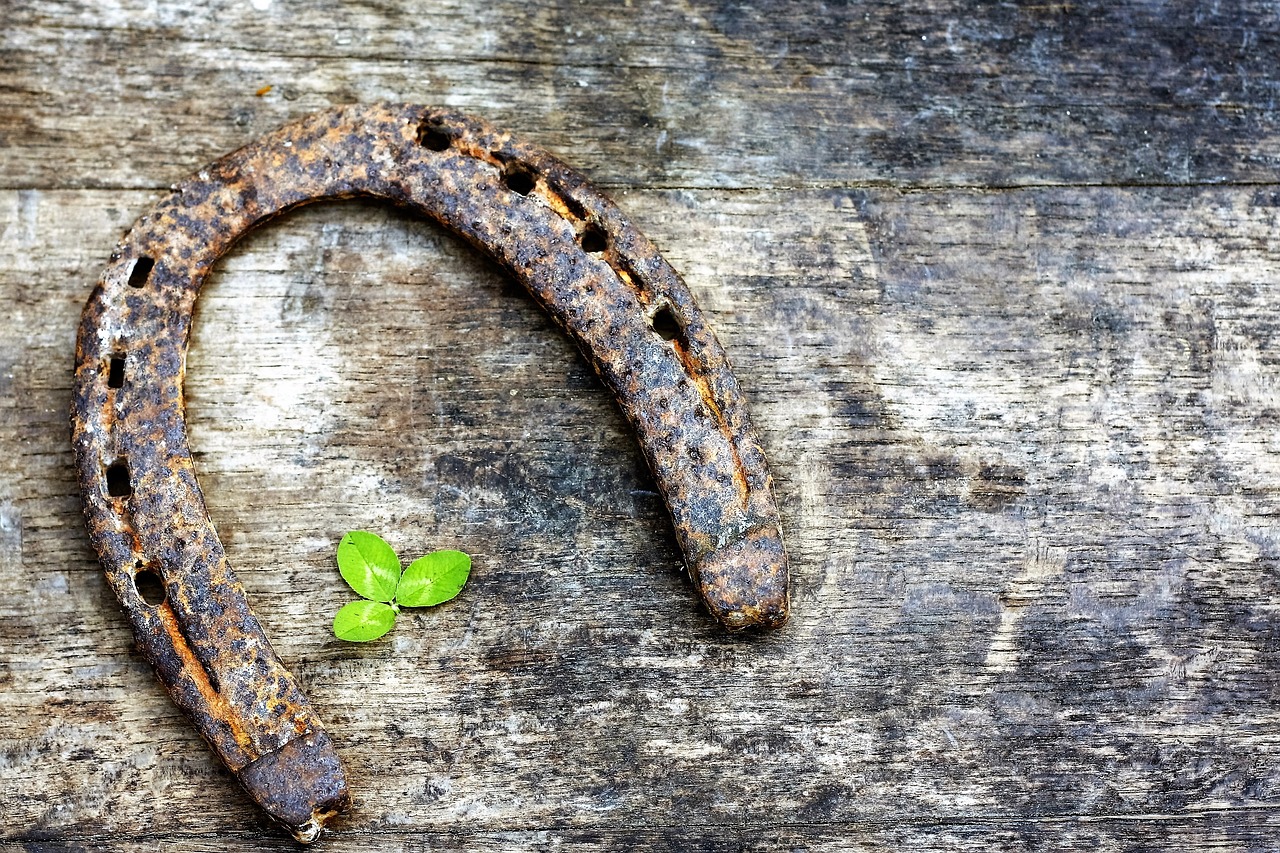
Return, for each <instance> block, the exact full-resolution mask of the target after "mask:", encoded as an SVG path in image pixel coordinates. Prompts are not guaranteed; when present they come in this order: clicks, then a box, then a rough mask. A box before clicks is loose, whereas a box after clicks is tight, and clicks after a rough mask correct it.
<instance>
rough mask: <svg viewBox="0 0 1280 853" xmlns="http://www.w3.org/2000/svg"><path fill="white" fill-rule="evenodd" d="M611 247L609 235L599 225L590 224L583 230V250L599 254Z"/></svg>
mask: <svg viewBox="0 0 1280 853" xmlns="http://www.w3.org/2000/svg"><path fill="white" fill-rule="evenodd" d="M607 248H609V235H607V234H605V233H604V229H603V228H601V227H600V226H599V225H588V226H587V229H586V230H585V231H583V232H582V251H584V252H591V253H592V254H599V253H600V252H603V251H604V250H605V249H607Z"/></svg>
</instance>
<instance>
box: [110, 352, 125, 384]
mask: <svg viewBox="0 0 1280 853" xmlns="http://www.w3.org/2000/svg"><path fill="white" fill-rule="evenodd" d="M107 387H108V388H123V387H124V356H122V355H113V356H111V363H110V364H108V365H107Z"/></svg>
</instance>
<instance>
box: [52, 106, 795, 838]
mask: <svg viewBox="0 0 1280 853" xmlns="http://www.w3.org/2000/svg"><path fill="white" fill-rule="evenodd" d="M354 196H367V197H373V198H378V199H385V200H387V201H390V202H393V203H395V204H398V205H402V206H405V207H407V208H410V209H413V210H415V211H417V212H418V213H420V214H422V215H423V216H425V217H427V218H428V219H431V220H434V221H436V222H438V223H440V224H441V225H443V226H444V227H445V228H447V229H448V230H449V231H452V232H453V233H455V234H457V235H459V236H461V237H462V238H464V239H465V240H467V241H468V242H469V243H471V244H472V245H474V246H476V247H477V248H479V249H480V250H481V251H483V252H484V253H485V254H486V255H488V256H489V257H491V258H493V259H494V260H495V261H496V262H497V263H499V264H500V265H501V266H503V267H504V268H505V269H507V270H508V271H510V273H511V275H512V276H513V277H514V278H515V279H517V280H518V281H519V282H520V283H521V284H523V285H524V286H525V287H526V288H528V290H529V292H530V293H531V294H532V295H533V297H534V299H535V300H536V301H538V302H539V303H540V304H541V305H542V306H543V308H545V309H546V311H547V313H548V314H550V316H551V317H552V318H553V320H554V321H555V322H556V324H557V325H558V326H560V327H561V328H562V329H563V330H564V331H565V333H566V334H568V336H569V337H570V338H572V339H573V340H574V342H575V343H576V344H577V345H578V347H579V348H580V349H581V350H582V352H583V353H584V354H585V356H586V357H587V359H588V360H589V361H590V363H591V365H592V367H593V368H594V369H595V370H596V372H597V373H598V374H599V375H600V377H601V379H602V380H603V382H604V384H605V386H606V387H607V388H608V389H609V390H610V392H611V393H612V394H613V396H614V397H615V399H616V400H617V403H618V405H619V407H620V408H621V409H622V412H623V414H624V415H625V417H626V419H627V421H628V422H629V423H630V425H631V427H632V428H633V430H634V431H635V433H636V436H637V438H638V440H639V443H640V446H641V448H642V450H643V452H644V455H645V458H646V459H647V460H648V463H649V465H650V467H651V468H652V470H653V474H654V477H655V479H656V481H657V483H658V487H659V489H660V491H661V493H662V495H663V497H664V499H665V501H666V504H667V507H668V508H669V510H670V512H671V517H672V521H673V524H674V527H675V532H676V537H677V540H678V543H679V546H680V548H681V550H682V552H683V555H684V559H685V563H686V565H687V567H688V570H689V574H690V576H691V578H692V580H693V582H694V585H695V587H696V589H697V591H698V593H699V595H700V596H701V598H702V600H703V602H704V603H705V605H706V607H707V609H708V611H710V613H711V615H712V616H714V617H715V618H716V619H717V620H718V621H719V622H720V623H721V624H722V625H724V626H725V627H727V628H729V629H731V630H737V629H740V628H747V627H764V628H775V627H778V626H779V625H781V624H782V623H783V622H784V621H785V620H786V618H787V611H788V582H787V557H786V554H785V552H784V550H783V546H782V538H781V533H780V530H779V522H778V511H777V507H776V506H775V504H774V500H773V497H772V495H771V492H770V476H769V471H768V467H767V465H766V462H765V457H764V454H763V452H762V451H761V449H760V445H759V443H758V442H757V440H756V438H755V436H754V434H753V432H752V428H751V425H750V422H749V420H748V417H747V412H746V407H745V406H744V404H743V401H742V396H741V393H740V392H739V389H738V383H737V380H736V379H735V378H734V375H733V373H732V371H731V369H730V367H729V362H728V360H727V359H726V357H725V353H724V350H723V349H721V347H720V344H719V343H718V342H717V340H716V338H715V336H714V335H713V334H712V332H711V329H710V327H708V325H707V322H706V320H705V318H704V317H703V315H702V313H701V312H700V311H699V310H698V307H697V306H696V305H695V304H694V301H693V297H692V296H691V295H690V293H689V290H688V288H687V287H686V286H685V284H684V282H683V281H682V280H681V279H680V277H679V275H677V273H676V272H675V270H673V269H672V268H671V266H670V265H669V264H667V262H666V261H665V260H663V258H662V257H661V256H660V255H659V254H658V252H657V250H656V249H655V248H654V246H653V244H652V243H650V242H649V241H648V240H647V239H646V238H645V237H643V236H642V235H641V234H640V232H639V231H637V230H636V229H635V227H634V226H632V225H631V224H630V223H629V222H628V221H627V219H626V218H625V217H624V216H623V214H622V212H621V211H620V210H619V209H618V208H617V207H616V206H615V205H614V204H613V203H612V202H611V201H609V200H608V199H607V198H605V196H604V195H602V194H601V193H600V192H599V191H597V190H596V189H594V188H593V187H592V186H591V184H589V183H588V182H587V181H586V179H585V178H583V177H582V176H581V175H579V174H578V173H577V172H574V171H573V170H571V169H570V168H568V167H567V166H565V165H564V164H563V163H561V162H560V161H558V160H556V159H555V158H553V157H551V156H550V155H549V154H547V153H545V152H544V151H541V150H539V149H537V148H534V147H532V146H529V145H526V144H524V143H522V142H519V141H517V140H515V139H513V138H512V137H511V135H510V134H508V133H505V132H502V131H499V130H497V129H495V128H493V127H491V126H490V125H488V124H486V123H485V122H483V121H480V120H478V119H475V118H472V117H469V116H466V115H462V114H459V113H456V112H452V111H447V110H441V109H434V108H429V107H422V106H415V105H406V104H379V105H371V106H349V107H341V108H337V109H333V110H329V111H326V112H321V113H317V114H315V115H311V116H308V117H306V118H303V119H300V120H298V121H296V122H294V123H292V124H289V125H286V126H285V127H283V128H281V129H279V130H277V131H275V132H273V133H270V134H268V135H266V136H264V137H262V138H261V139H259V140H258V141H256V142H253V143H251V144H250V145H248V146H246V147H244V148H241V149H240V150H238V151H235V152H233V153H231V154H229V155H227V156H226V157H223V158H222V159H221V160H218V161H217V162H215V163H213V164H211V165H209V166H208V167H206V168H204V169H202V170H200V172H199V173H197V174H196V175H194V176H192V177H191V178H189V179H187V180H185V181H183V182H182V183H180V184H177V185H175V186H174V187H173V191H172V192H171V193H170V194H168V195H167V196H166V197H165V198H163V199H161V200H160V201H159V202H158V203H157V204H156V205H155V206H154V207H153V208H151V210H150V211H149V212H148V213H147V214H146V215H144V216H143V217H142V218H141V219H139V220H138V221H137V223H135V225H134V226H133V228H132V230H130V231H129V232H128V233H127V234H126V235H125V236H124V237H123V238H122V240H121V242H120V243H119V245H118V246H117V248H116V251H115V252H114V253H113V254H112V256H111V261H110V264H109V265H108V266H107V268H106V270H105V271H104V272H103V273H102V276H101V277H100V279H99V281H98V284H97V286H96V287H95V288H94V291H93V294H92V295H91V296H90V298H89V301H88V304H87V305H86V306H85V309H84V314H83V317H82V319H81V323H80V329H79V335H78V338H77V342H76V367H75V393H74V399H73V401H72V408H71V423H72V442H73V445H74V448H75V455H76V464H77V468H78V475H79V483H80V491H81V494H82V497H83V500H84V510H85V517H86V519H87V524H88V529H89V535H90V538H91V540H92V542H93V546H94V548H95V549H96V550H97V552H98V556H99V558H100V560H101V562H102V566H103V569H104V571H105V573H106V576H107V580H108V582H109V584H110V586H111V588H112V590H113V591H114V592H115V594H116V596H117V597H118V598H119V599H120V602H121V604H122V605H123V608H124V610H125V612H126V613H127V614H128V616H129V619H130V620H131V621H132V623H133V626H134V633H135V637H136V639H137V643H138V646H139V647H140V648H141V650H142V653H143V654H144V656H145V657H146V658H147V659H148V660H149V661H150V662H151V664H152V665H153V666H154V667H155V669H156V672H157V674H158V675H159V677H160V680H161V681H162V682H163V683H164V685H165V687H166V688H167V689H168V691H169V693H170V695H171V696H172V697H173V700H174V702H176V703H177V704H178V705H179V706H180V707H181V708H182V709H183V710H184V711H185V712H186V713H187V714H189V715H190V716H191V718H192V719H193V720H194V721H195V724H196V726H197V727H198V728H199V730H200V733H201V735H203V736H204V738H205V740H207V741H208V742H209V743H210V745H211V746H212V747H213V749H214V751H215V752H216V753H217V754H218V756H219V757H220V758H221V759H222V761H224V762H225V763H226V765H227V766H228V767H229V768H230V769H231V770H232V772H233V773H235V775H236V778H237V779H239V781H240V782H241V784H242V785H243V786H244V787H245V789H246V790H247V791H248V792H249V794H250V796H252V797H253V799H254V800H255V801H256V802H257V803H258V804H259V805H261V806H262V808H263V809H265V810H266V812H267V813H268V814H269V815H270V816H271V817H272V818H274V819H275V820H277V821H279V822H280V823H282V824H283V825H284V826H286V827H287V828H288V829H289V831H290V832H291V833H293V835H294V836H295V837H296V838H298V839H299V840H300V841H304V842H306V841H310V840H312V839H314V838H315V837H316V836H317V835H318V834H319V832H320V830H321V828H322V827H323V825H324V823H325V821H326V820H328V819H329V818H330V817H332V816H333V815H335V814H337V813H338V812H340V811H342V810H344V809H346V808H347V807H348V806H349V805H350V795H349V793H348V791H347V786H346V781H345V779H344V776H343V772H342V768H341V766H340V765H339V763H338V758H337V754H336V753H335V751H334V747H333V744H332V742H331V741H330V739H329V736H328V735H327V734H326V733H325V730H324V729H323V727H322V726H321V724H320V721H319V719H318V718H317V717H316V714H315V712H314V711H313V710H312V708H311V706H310V704H309V703H308V702H307V699H306V697H305V696H303V694H302V692H301V690H300V689H299V687H298V685H297V683H296V682H295V680H294V678H293V676H292V675H291V674H290V673H289V672H288V670H286V669H285V667H284V666H283V664H281V662H280V661H279V659H278V658H277V657H276V655H275V653H274V652H273V651H272V649H271V645H270V644H269V643H268V641H267V638H266V636H265V635H264V634H263V632H262V628H261V627H260V626H259V624H258V621H257V619H256V618H255V617H254V615H253V612H252V611H251V610H250V608H249V604H248V602H247V600H246V598H245V593H244V588H243V587H242V586H241V585H240V582H239V581H238V580H237V579H236V576H235V574H234V573H233V572H232V570H231V567H230V566H229V565H228V563H227V558H226V554H225V552H224V551H223V547H222V544H221V542H219V540H218V536H217V533H216V532H215V531H214V528H213V524H212V522H211V521H210V519H209V515H208V512H207V510H206V509H205V503H204V496H203V495H202V494H201V491H200V486H199V485H198V484H197V482H196V475H195V465H194V463H193V462H192V457H191V451H190V450H189V449H188V445H187V437H186V424H185V415H184V407H183V396H182V395H183V378H184V373H185V369H186V355H187V343H188V336H189V334H190V331H191V319H192V310H193V307H194V305H195V301H196V296H197V294H198V293H199V292H200V287H201V285H202V284H203V283H204V281H205V279H206V277H207V276H208V275H209V272H210V270H211V269H213V266H214V263H215V262H216V261H217V260H218V258H219V257H221V256H222V255H223V253H225V252H226V251H227V249H228V248H229V247H230V246H231V245H232V244H233V243H234V242H235V241H236V240H237V239H238V238H239V237H240V236H241V235H243V234H244V233H245V232H246V231H248V230H249V229H250V228H252V227H254V226H256V225H258V224H260V223H262V222H264V221H266V220H268V219H270V218H272V217H274V216H276V215H278V214H280V213H282V212H283V211H286V210H288V209H290V208H293V207H296V206H298V205H301V204H306V203H309V202H314V201H321V200H326V199H339V198H351V197H354Z"/></svg>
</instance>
